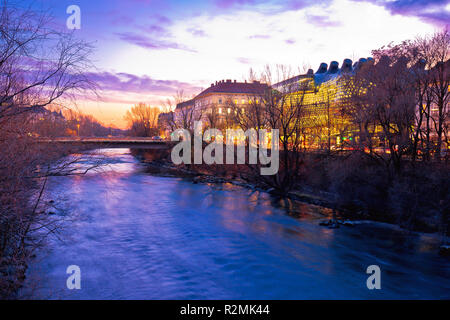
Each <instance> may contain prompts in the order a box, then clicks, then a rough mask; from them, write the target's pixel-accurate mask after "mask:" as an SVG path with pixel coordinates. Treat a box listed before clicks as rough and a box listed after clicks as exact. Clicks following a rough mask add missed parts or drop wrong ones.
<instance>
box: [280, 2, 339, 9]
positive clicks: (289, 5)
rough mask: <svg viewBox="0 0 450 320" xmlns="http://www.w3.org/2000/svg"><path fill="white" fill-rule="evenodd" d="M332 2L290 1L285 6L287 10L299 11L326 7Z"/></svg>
mask: <svg viewBox="0 0 450 320" xmlns="http://www.w3.org/2000/svg"><path fill="white" fill-rule="evenodd" d="M330 2H332V0H290V1H288V2H287V3H286V4H285V6H284V7H285V9H287V10H301V9H304V8H307V7H311V6H316V5H326V4H329V3H330Z"/></svg>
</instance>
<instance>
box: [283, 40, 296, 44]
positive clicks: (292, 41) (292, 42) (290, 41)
mask: <svg viewBox="0 0 450 320" xmlns="http://www.w3.org/2000/svg"><path fill="white" fill-rule="evenodd" d="M284 42H286V43H287V44H294V43H295V39H287V40H284Z"/></svg>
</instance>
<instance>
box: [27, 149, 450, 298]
mask: <svg viewBox="0 0 450 320" xmlns="http://www.w3.org/2000/svg"><path fill="white" fill-rule="evenodd" d="M103 152H104V157H105V158H104V159H103V160H102V161H103V163H104V164H107V166H106V167H102V168H101V169H99V170H96V171H93V172H90V173H88V174H87V175H84V176H71V177H54V178H52V179H51V180H50V181H49V187H48V199H53V200H55V201H56V203H57V208H56V209H55V212H56V214H55V215H53V216H52V217H51V219H54V221H57V222H58V223H61V224H62V226H63V227H64V228H63V229H60V230H59V232H58V233H57V234H52V235H50V236H49V238H48V240H47V241H46V243H45V244H44V245H43V246H42V248H41V249H39V250H38V251H37V256H36V258H34V259H33V261H32V263H31V265H30V267H29V269H28V272H27V279H26V282H25V287H24V289H23V290H22V292H21V294H22V295H23V297H24V298H39V299H347V298H348V299H380V298H381V299H398V298H401V299H430V298H440V299H442V298H447V299H449V298H450V263H449V262H450V261H449V260H448V258H443V257H440V256H438V255H437V253H436V252H437V246H438V244H439V241H438V239H437V237H434V236H427V235H421V234H410V233H407V232H404V231H401V230H398V229H395V228H392V227H389V226H386V225H383V224H376V223H362V224H360V225H357V226H355V227H344V226H343V227H341V228H340V229H334V230H330V229H327V228H324V227H320V226H318V221H320V219H322V218H323V216H322V215H323V214H325V215H326V214H327V213H328V212H327V210H325V209H321V208H319V207H315V206H312V205H305V204H295V203H290V202H286V201H277V200H274V199H272V198H271V197H270V196H269V195H267V194H265V193H261V192H253V191H251V190H247V189H244V188H240V187H236V186H232V185H221V186H217V185H206V184H192V183H191V182H189V181H184V180H182V179H179V178H167V177H157V176H152V175H149V174H147V173H145V172H144V170H143V169H144V167H143V166H142V164H140V163H139V162H138V161H137V160H136V159H135V158H134V157H133V156H132V155H131V154H130V153H129V152H130V151H129V150H128V149H111V150H104V151H103ZM374 264H375V265H378V266H380V268H381V290H369V289H367V286H366V280H367V277H368V276H369V275H368V274H366V268H367V267H368V266H369V265H374ZM69 265H78V266H79V267H80V269H81V289H80V290H69V289H67V287H66V279H67V277H68V276H69V275H67V274H66V268H67V267H68V266H69Z"/></svg>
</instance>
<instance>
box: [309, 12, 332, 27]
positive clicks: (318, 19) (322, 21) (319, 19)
mask: <svg viewBox="0 0 450 320" xmlns="http://www.w3.org/2000/svg"><path fill="white" fill-rule="evenodd" d="M306 21H308V23H310V24H312V25H315V26H317V27H322V28H326V27H339V26H340V25H341V22H339V21H333V20H330V18H329V17H328V16H317V15H309V14H308V15H306Z"/></svg>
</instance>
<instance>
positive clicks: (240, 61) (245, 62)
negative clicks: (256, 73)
mask: <svg viewBox="0 0 450 320" xmlns="http://www.w3.org/2000/svg"><path fill="white" fill-rule="evenodd" d="M236 61H238V62H239V63H242V64H250V63H251V59H249V58H244V57H239V58H236Z"/></svg>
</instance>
